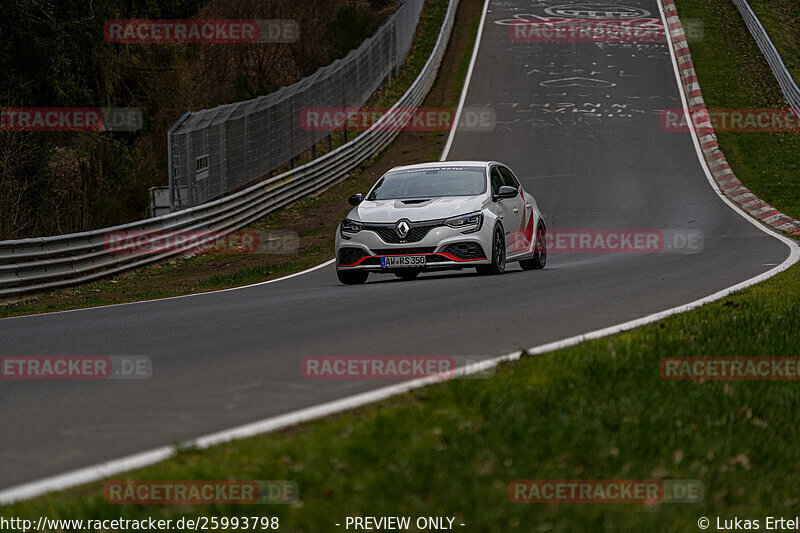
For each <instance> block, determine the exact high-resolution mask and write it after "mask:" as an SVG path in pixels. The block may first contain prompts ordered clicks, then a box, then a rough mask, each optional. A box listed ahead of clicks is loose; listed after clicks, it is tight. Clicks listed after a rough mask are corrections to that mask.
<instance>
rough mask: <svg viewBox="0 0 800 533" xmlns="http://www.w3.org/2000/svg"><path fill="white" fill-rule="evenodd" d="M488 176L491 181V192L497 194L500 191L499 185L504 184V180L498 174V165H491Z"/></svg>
mask: <svg viewBox="0 0 800 533" xmlns="http://www.w3.org/2000/svg"><path fill="white" fill-rule="evenodd" d="M489 178H490V179H491V182H492V194H494V195H497V194H499V193H500V187H502V186H503V185H505V180H504V179H503V176H502V175H501V174H500V169H499V167H492V170H491V172H490V174H489Z"/></svg>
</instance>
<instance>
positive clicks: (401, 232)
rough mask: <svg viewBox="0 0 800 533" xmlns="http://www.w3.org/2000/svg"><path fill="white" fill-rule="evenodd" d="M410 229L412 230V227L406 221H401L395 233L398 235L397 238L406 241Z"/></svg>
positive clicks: (395, 228)
mask: <svg viewBox="0 0 800 533" xmlns="http://www.w3.org/2000/svg"><path fill="white" fill-rule="evenodd" d="M410 229H411V226H410V225H409V224H408V222H406V221H405V220H401V221H400V222H398V223H397V225H396V226H395V227H394V231H395V233H397V236H398V237H400V238H401V239H405V238H406V235H408V230H410Z"/></svg>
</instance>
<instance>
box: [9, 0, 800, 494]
mask: <svg viewBox="0 0 800 533" xmlns="http://www.w3.org/2000/svg"><path fill="white" fill-rule="evenodd" d="M488 1H489V0H486V4H485V5H488ZM656 2H657V3H658V6H659V8H660V12H661V13H660V14H661V19H662V21H663V22H664V25H665V27H667V25H666V20H664V9H663V5H662V4H661V0H656ZM484 14H485V11H484ZM666 39H667V45H668V47H669V50H670V57H671V59H672V65H673V69H674V73H675V75H676V78H677V81H678V92H679V94H680V96H681V102H682V103H683V106H684V111H686V112H688V107H687V102H686V97H685V95H684V92H683V86H682V84H681V83H682V82H681V80H680V76H679V74H678V65H677V62H676V61H675V54H674V49H673V47H672V39H671V37H666ZM478 43H479V41H478V40H477V38H476V48H477V46H478ZM465 81H466V80H465ZM690 122H691V121H690ZM690 127H691V131H692V140H693V141H694V145H695V149H696V151H697V156H698V159H699V160H700V163H701V165H702V167H703V169H704V171H705V173H706V178H707V179H708V180H709V182H710V183H711V185H712V188H713V189H714V191H715V192H716V193H717V195H718V196H719V197H720V198H721V199H722V200H723V201H725V203H726V204H728V205H729V206H730V207H731V208H732V209H733V210H734V211H736V212H737V213H739V214H740V215H741V216H743V217H744V218H745V219H747V220H748V221H750V222H751V223H753V225H755V226H756V227H757V228H759V229H761V230H762V231H764V232H765V233H767V234H769V235H772V236H773V237H775V238H777V239H779V240H781V241H782V242H784V243H785V244H786V245H787V246H788V247H789V249H790V254H789V257H787V258H786V259H785V260H784V261H783V263H781V264H780V265H778V266H776V267H775V268H773V269H770V270H768V271H767V272H764V273H762V274H759V275H758V276H755V277H753V278H750V279H748V280H745V281H742V282H740V283H737V284H736V285H733V286H731V287H728V288H726V289H722V290H720V291H717V292H715V293H713V294H711V295H709V296H706V297H705V298H701V299H699V300H695V301H693V302H690V303H688V304H684V305H681V306H677V307H673V308H671V309H667V310H665V311H659V312H657V313H653V314H650V315H647V316H644V317H641V318H637V319H634V320H629V321H628V322H623V323H622V324H617V325H614V326H609V327H606V328H602V329H598V330H595V331H591V332H589V333H583V334H580V335H575V336H573V337H568V338H566V339H562V340H559V341H554V342H550V343H547V344H542V345H539V346H536V347H533V348H530V349H528V350H526V352H527V353H528V354H530V355H539V354H543V353H547V352H551V351H554V350H558V349H561V348H567V347H570V346H574V345H576V344H579V343H581V342H583V341H586V340H592V339H598V338H602V337H606V336H608V335H613V334H615V333H620V332H622V331H627V330H629V329H634V328H637V327H640V326H644V325H647V324H651V323H653V322H657V321H658V320H661V319H663V318H666V317H668V316H670V315H674V314H679V313H683V312H686V311H690V310H692V309H696V308H698V307H702V306H703V305H705V304H707V303H711V302H714V301H716V300H719V299H721V298H724V297H725V296H728V295H729V294H731V293H733V292H736V291H739V290H742V289H744V288H746V287H750V286H751V285H755V284H757V283H759V282H761V281H764V280H765V279H768V278H771V277H772V276H774V275H776V274H778V273H780V272H783V271H784V270H786V269H788V268H789V267H791V266H792V265H793V264H795V263H796V262H797V261H798V260H799V259H800V247H799V246H798V245H797V243H796V242H795V241H793V240H792V239H789V238H788V237H785V236H783V235H781V234H779V233H777V232H775V231H772V230H771V229H768V228H766V227H765V226H764V225H762V224H761V223H759V222H758V221H756V220H754V219H752V218H751V217H750V216H749V215H748V214H746V213H745V212H743V211H741V210H740V209H739V208H738V207H736V206H735V204H733V203H732V202H731V201H730V200H728V199H727V198H726V197H725V196H724V195H723V194H722V192H721V191H720V190H719V188H718V187H717V186H716V183H715V182H714V181H713V178H712V176H711V173H710V171H709V169H708V166H707V163H706V161H705V158H704V157H703V154H702V152H701V151H700V145H699V142H698V140H697V132H696V131H695V130H694V127H693V126H690ZM331 261H332V260H331ZM331 261H328V262H327V263H323V264H322V265H318V266H317V267H314V268H312V269H309V270H307V271H304V272H308V271H310V270H314V269H316V268H320V267H322V266H325V265H327V264H329V263H330V262H331ZM304 272H300V273H297V274H293V275H292V276H296V275H300V274H302V273H304ZM288 277H291V276H287V278H288ZM281 279H286V278H281ZM271 281H279V280H271ZM263 283H269V282H262V283H261V284H263ZM225 290H233V289H225ZM521 355H522V352H519V351H517V352H511V353H509V354H506V355H502V356H500V357H495V358H493V359H487V360H485V361H480V362H478V363H474V364H471V365H469V366H467V367H462V368H459V369H458V370H457V371H456V372H454V373H453V374H452V375H450V376H444V377H431V378H422V379H415V380H412V381H408V382H404V383H399V384H397V385H391V386H389V387H383V388H381V389H377V390H374V391H369V392H365V393H362V394H357V395H354V396H350V397H348V398H343V399H340V400H334V401H331V402H327V403H324V404H321V405H317V406H314V407H309V408H306V409H301V410H299V411H295V412H292V413H287V414H285V415H280V416H277V417H272V418H267V419H265V420H261V421H258V422H253V423H250V424H245V425H242V426H238V427H236V428H233V429H229V430H224V431H220V432H217V433H213V434H211V435H206V436H204V437H199V438H197V439H194V440H190V441H187V444H188V445H191V446H195V447H197V448H199V449H203V448H208V447H210V446H214V445H217V444H221V443H224V442H229V441H231V440H236V439H242V438H247V437H254V436H257V435H262V434H265V433H268V432H272V431H276V430H279V429H283V428H287V427H291V426H294V425H297V424H301V423H304V422H309V421H312V420H316V419H319V418H322V417H325V416H329V415H333V414H337V413H341V412H343V411H347V410H350V409H354V408H356V407H361V406H364V405H368V404H371V403H374V402H377V401H380V400H383V399H386V398H389V397H391V396H395V395H397V394H402V393H404V392H408V391H411V390H414V389H418V388H421V387H424V386H427V385H431V384H434V383H439V382H442V381H447V380H449V379H452V378H453V377H457V376H461V375H468V374H472V373H476V372H480V371H483V370H486V369H489V368H492V367H494V366H496V365H497V364H499V363H502V362H504V361H512V360H516V359H519V358H520V356H521ZM174 453H175V449H174V447H172V446H162V447H160V448H156V449H154V450H150V451H147V452H143V453H139V454H135V455H130V456H127V457H123V458H121V459H116V460H112V461H107V462H105V463H101V464H99V465H95V466H90V467H86V468H82V469H79V470H74V471H72V472H67V473H65V474H61V475H58V476H53V477H49V478H45V479H43V480H40V481H34V482H31V483H26V484H24V485H19V486H17V487H12V488H10V489H7V490H4V491H0V505H7V504H10V503H14V502H17V501H21V500H26V499H29V498H33V497H36V496H40V495H42V494H45V493H48V492H53V491H58V490H64V489H68V488H71V487H75V486H77V485H81V484H84V483H89V482H94V481H98V480H101V479H103V478H105V477H108V476H111V475H115V474H119V473H122V472H127V471H130V470H133V469H137V468H142V467H145V466H150V465H153V464H155V463H158V462H161V461H163V460H165V459H167V458H169V457H171V456H172V455H173V454H174Z"/></svg>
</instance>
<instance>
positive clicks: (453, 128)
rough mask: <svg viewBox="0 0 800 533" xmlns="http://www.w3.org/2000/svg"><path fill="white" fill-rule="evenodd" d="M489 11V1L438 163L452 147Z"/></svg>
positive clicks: (485, 6)
mask: <svg viewBox="0 0 800 533" xmlns="http://www.w3.org/2000/svg"><path fill="white" fill-rule="evenodd" d="M488 10H489V0H486V1H485V2H484V3H483V12H482V13H481V20H480V22H479V23H478V33H476V34H475V45H474V46H473V47H472V57H471V58H470V60H469V67H467V75H466V76H465V77H464V86H463V87H462V88H461V96H460V97H459V99H458V108H456V115H455V117H453V124H452V125H451V126H450V133H449V134H448V136H447V142H446V143H445V145H444V148H443V149H442V155H441V156H439V161H444V160H446V159H447V154H449V153H450V147H451V146H452V145H453V139H454V138H455V136H456V128H457V127H458V121H459V120H460V119H461V112H462V111H463V110H464V102H466V100H467V91H468V90H469V82H470V81H471V80H472V71H473V70H475V61H476V60H477V59H478V49H479V48H480V46H481V37H483V26H484V23H485V22H486V12H487V11H488Z"/></svg>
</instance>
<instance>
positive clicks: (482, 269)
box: [477, 226, 506, 276]
mask: <svg viewBox="0 0 800 533" xmlns="http://www.w3.org/2000/svg"><path fill="white" fill-rule="evenodd" d="M477 270H478V274H483V275H492V276H496V275H498V274H502V273H503V272H505V271H506V236H505V234H504V233H503V228H502V226H498V227H497V229H495V230H494V237H493V238H492V263H491V264H490V265H480V266H479V267H477Z"/></svg>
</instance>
